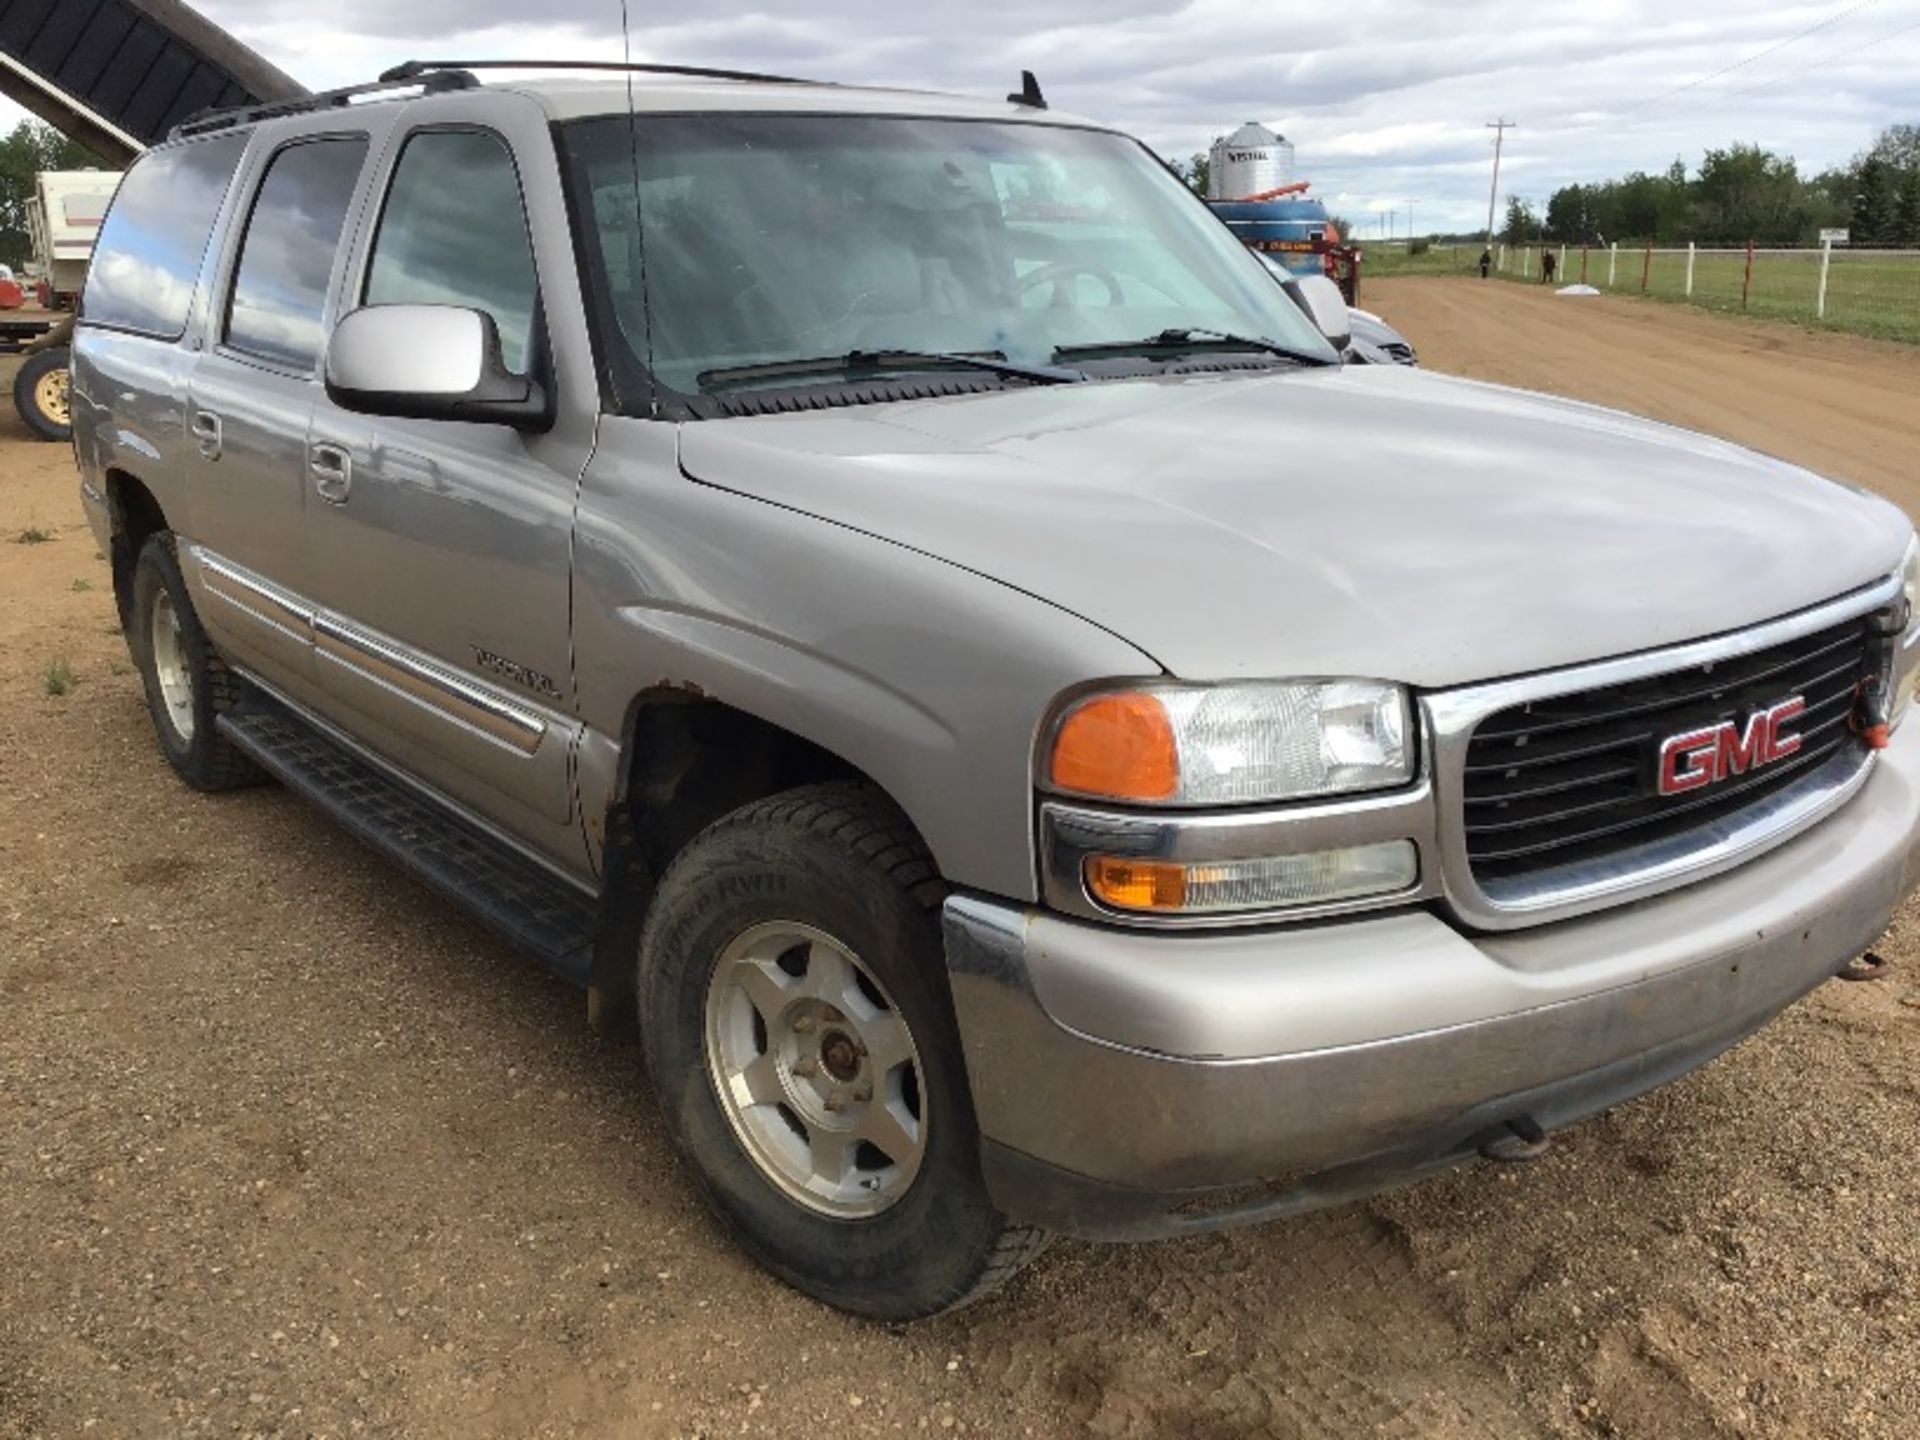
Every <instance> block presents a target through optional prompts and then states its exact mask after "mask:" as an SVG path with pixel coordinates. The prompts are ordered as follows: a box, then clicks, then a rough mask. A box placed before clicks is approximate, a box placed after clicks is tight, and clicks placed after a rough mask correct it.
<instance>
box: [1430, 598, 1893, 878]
mask: <svg viewBox="0 0 1920 1440" xmlns="http://www.w3.org/2000/svg"><path fill="white" fill-rule="evenodd" d="M1867 656H1868V634H1867V620H1866V618H1865V617H1864V616H1863V617H1861V618H1859V619H1854V620H1849V621H1847V622H1845V623H1844V624H1840V625H1834V626H1831V627H1830V628H1828V629H1825V630H1821V631H1818V632H1816V633H1814V634H1811V635H1802V636H1799V637H1797V638H1796V639H1793V640H1787V641H1783V642H1782V643H1780V644H1778V645H1773V646H1770V647H1768V648H1767V649H1765V650H1756V651H1752V652H1750V653H1748V654H1745V655H1737V656H1734V657H1732V658H1731V659H1726V660H1719V661H1716V662H1714V663H1712V664H1707V665H1698V666H1694V667H1692V668H1690V669H1685V670H1674V671H1670V672H1668V673H1667V674H1664V675H1656V676H1653V677H1651V678H1649V679H1644V680H1633V681H1628V682H1626V683H1623V684H1619V685H1605V686H1601V687H1599V688H1597V689H1593V690H1581V691H1577V692H1575V693H1573V694H1570V695H1555V696H1551V697H1548V698H1546V699H1542V700H1535V701H1531V702H1529V703H1527V704H1525V705H1518V706H1515V707H1513V708H1512V709H1509V710H1502V711H1499V712H1497V713H1495V714H1493V715H1490V716H1488V717H1487V718H1486V719H1485V720H1483V721H1481V722H1480V724H1479V726H1478V727H1477V728H1476V729H1475V730H1474V732H1473V738H1472V740H1471V741H1470V742H1469V743H1468V746H1467V754H1466V776H1465V783H1464V787H1463V794H1462V801H1463V807H1462V808H1463V824H1464V826H1465V829H1466V851H1467V859H1468V861H1469V863H1470V864H1471V866H1472V869H1473V877H1474V879H1475V881H1477V882H1478V883H1480V884H1482V885H1486V884H1489V883H1497V882H1499V881H1502V880H1510V879H1513V878H1516V877H1520V876H1525V875H1528V874H1531V873H1532V872H1534V871H1538V870H1545V869H1550V868H1555V867H1558V866H1562V865H1572V864H1580V863H1590V862H1593V861H1595V860H1601V859H1604V858H1606V857H1607V856H1610V855H1615V854H1618V853H1619V852H1621V851H1625V850H1630V849H1633V848H1635V847H1637V846H1640V845H1644V844H1646V843H1648V842H1650V841H1654V840H1662V839H1666V838H1668V837H1672V836H1677V835H1684V834H1685V833H1686V832H1688V831H1690V830H1695V829H1700V828H1704V827H1706V826H1709V825H1711V824H1713V823H1714V822H1715V821H1718V820H1722V819H1725V818H1726V817H1728V816H1730V815H1735V814H1737V813H1738V812H1740V811H1741V810H1744V809H1746V808H1747V807H1748V806H1751V805H1754V804H1756V803H1757V802H1759V801H1760V800H1762V799H1763V798H1765V797H1766V796H1768V795H1770V794H1772V793H1773V792H1774V791H1777V790H1779V789H1780V788H1781V787H1783V786H1785V785H1788V784H1791V783H1792V782H1793V781H1794V780H1796V779H1798V778H1800V777H1801V776H1804V775H1806V774H1808V773H1809V772H1811V771H1812V770H1814V769H1815V768H1816V767H1818V766H1819V765H1821V764H1822V763H1823V762H1824V761H1826V760H1828V759H1830V758H1831V757H1833V756H1834V755H1835V754H1836V753H1838V752H1839V751H1840V750H1841V749H1842V748H1843V747H1855V748H1862V747H1861V742H1860V741H1859V740H1858V739H1856V738H1855V736H1854V734H1853V731H1852V728H1851V725H1850V721H1851V719H1852V716H1853V710H1854V700H1855V694H1856V690H1857V687H1858V684H1859V682H1860V680H1861V679H1862V678H1863V676H1864V675H1865V673H1866V667H1867V664H1868V658H1867ZM1794 695H1799V696H1802V697H1804V699H1805V701H1806V710H1805V712H1804V713H1803V714H1802V715H1801V716H1800V717H1799V718H1798V719H1796V720H1794V721H1793V722H1792V724H1791V729H1792V731H1793V732H1794V733H1797V734H1799V735H1800V736H1801V737H1802V738H1801V744H1800V748H1799V750H1798V751H1797V752H1796V753H1794V754H1792V755H1790V756H1788V757H1785V758H1783V759H1781V760H1778V761H1775V762H1774V763H1773V764H1770V765H1765V766H1762V767H1759V768H1754V769H1749V770H1748V771H1746V773H1744V774H1740V775H1730V776H1728V777H1727V778H1725V779H1722V780H1721V781H1719V782H1718V783H1716V784H1712V785H1709V786H1706V787H1705V788H1703V789H1700V790H1694V791H1688V792H1683V793H1681V794H1677V795H1661V794H1660V793H1659V792H1658V789H1657V788H1656V784H1657V781H1656V774H1655V771H1656V767H1657V765H1658V761H1659V752H1660V744H1661V742H1662V741H1663V740H1664V739H1666V738H1667V737H1668V736H1672V735H1678V734H1681V733H1682V732H1685V731H1689V730H1695V729H1699V728H1701V727H1703V726H1711V725H1716V724H1718V723H1719V722H1721V721H1723V720H1732V721H1734V722H1735V723H1737V724H1743V723H1744V722H1745V718H1746V717H1747V716H1749V715H1751V714H1753V713H1754V712H1755V711H1759V710H1764V709H1766V708H1768V707H1769V706H1771V705H1773V704H1775V703H1777V702H1779V701H1781V700H1784V699H1786V698H1788V697H1790V696H1794ZM1863 753H1864V751H1863Z"/></svg>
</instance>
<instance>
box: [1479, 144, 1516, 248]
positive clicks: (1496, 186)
mask: <svg viewBox="0 0 1920 1440" xmlns="http://www.w3.org/2000/svg"><path fill="white" fill-rule="evenodd" d="M1519 128H1520V122H1519V121H1517V120H1505V119H1502V120H1489V121H1488V122H1487V129H1489V130H1491V131H1493V188H1492V189H1491V190H1489V191H1488V192H1487V245H1488V247H1489V248H1491V247H1492V245H1493V209H1494V206H1496V205H1497V204H1499V203H1500V146H1501V144H1502V143H1503V142H1504V141H1505V140H1506V138H1507V131H1509V130H1517V129H1519Z"/></svg>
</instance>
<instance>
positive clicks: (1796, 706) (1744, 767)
mask: <svg viewBox="0 0 1920 1440" xmlns="http://www.w3.org/2000/svg"><path fill="white" fill-rule="evenodd" d="M1806 708H1807V702H1806V700H1805V699H1804V698H1803V697H1801V696H1799V695H1795V696H1794V697H1793V698H1792V699H1790V700H1782V701H1781V702H1780V703H1779V704H1778V705H1773V706H1770V707H1768V708H1767V709H1765V710H1761V711H1757V712H1756V713H1754V714H1753V715H1750V716H1749V717H1748V718H1747V723H1746V725H1745V727H1744V728H1742V727H1741V726H1738V725H1736V724H1734V722H1733V721H1731V720H1726V721H1722V722H1721V723H1720V724H1718V725H1713V726H1709V727H1708V728H1706V729H1704V730H1688V731H1686V732H1685V733H1684V734H1680V735H1670V736H1668V737H1667V738H1666V739H1665V740H1663V741H1662V742H1661V743H1660V772H1659V780H1658V785H1659V790H1660V793H1661V794H1662V795H1681V794H1684V793H1686V792H1687V791H1689V790H1698V789H1700V788H1701V787H1703V786H1706V785H1713V784H1717V783H1718V782H1719V781H1722V780H1725V779H1726V778H1727V777H1728V776H1730V775H1744V774H1746V773H1747V771H1749V770H1757V769H1759V768H1760V767H1761V766H1762V765H1771V764H1773V763H1774V762H1775V761H1776V760H1784V759H1786V758H1787V756H1789V755H1791V754H1793V753H1794V752H1795V751H1797V750H1798V749H1799V748H1800V736H1799V735H1798V734H1797V733H1790V732H1788V731H1786V730H1785V729H1784V728H1783V727H1784V726H1785V725H1786V724H1787V722H1788V721H1790V720H1792V719H1793V718H1794V717H1795V716H1797V715H1799V714H1801V713H1802V712H1803V711H1804V710H1805V709H1806Z"/></svg>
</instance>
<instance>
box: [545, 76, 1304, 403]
mask: <svg viewBox="0 0 1920 1440" xmlns="http://www.w3.org/2000/svg"><path fill="white" fill-rule="evenodd" d="M629 126H630V122H629V119H628V117H626V116H624V115H621V116H607V117H601V118H599V119H595V120H588V121H580V122H576V123H574V124H571V125H569V126H567V127H565V144H566V148H567V150H568V152H569V157H570V160H571V162H572V165H573V168H574V174H575V179H576V196H575V203H576V204H577V205H579V206H580V207H581V209H582V212H583V216H582V218H583V221H584V213H585V210H586V206H587V205H588V204H590V205H591V215H592V220H593V224H594V227H595V229H596V231H597V239H598V248H599V253H598V255H597V257H594V258H597V259H598V260H599V262H600V265H599V270H600V274H599V276H598V277H597V278H598V280H599V282H600V283H599V285H598V287H597V288H599V289H600V290H601V291H602V292H603V295H602V301H601V303H602V304H603V305H605V306H606V307H607V308H608V309H610V310H611V312H612V315H611V318H612V320H613V322H614V323H613V325H612V326H610V327H609V326H603V327H602V330H603V333H609V332H610V333H609V338H610V339H617V340H619V341H623V342H624V344H625V346H626V348H627V349H628V350H629V351H630V352H631V358H632V359H633V360H634V361H636V362H638V363H639V364H641V365H644V366H646V367H647V368H648V369H650V371H651V373H652V375H653V377H654V378H655V380H656V381H657V382H659V383H662V384H664V385H666V386H668V387H670V388H671V389H673V390H676V391H678V392H680V393H681V394H684V395H692V394H698V393H700V391H701V390H702V388H703V386H702V381H701V376H702V375H703V374H706V373H707V372H710V371H717V370H725V369H730V368H733V367H738V366H742V365H759V364H767V363H772V362H778V361H784V360H800V359H811V358H814V357H818V356H836V355H843V354H846V353H848V352H850V351H854V350H862V351H881V350H915V351H946V352H963V353H965V352H971V353H992V354H999V355H1002V356H1004V357H1006V358H1007V359H1008V360H1010V361H1014V362H1016V363H1021V364H1036V365H1038V364H1046V363H1048V362H1049V361H1051V360H1053V358H1054V356H1055V352H1056V351H1057V350H1059V349H1060V348H1062V347H1067V348H1072V347H1076V346H1086V345H1101V344H1114V343H1121V342H1126V341H1132V340H1139V339H1141V338H1143V337H1147V336H1153V335H1157V334H1159V333H1160V332H1161V331H1163V330H1168V329H1176V328H1191V329H1203V330H1216V331H1224V332H1228V333H1232V334H1238V335H1242V336H1254V337H1261V338H1265V339H1268V340H1273V341H1276V342H1278V343H1280V344H1282V345H1285V346H1288V347H1291V348H1295V349H1298V350H1301V351H1305V352H1307V353H1309V354H1311V355H1314V356H1316V357H1324V358H1326V359H1329V360H1330V359H1332V358H1334V355H1333V351H1332V349H1331V347H1329V346H1328V345H1327V344H1326V342H1325V340H1324V339H1323V338H1322V337H1321V336H1320V334H1319V332H1318V331H1317V330H1316V329H1314V327H1313V326H1312V325H1311V324H1310V323H1309V322H1308V321H1307V319H1306V317H1305V316H1304V315H1302V314H1301V312H1300V311H1299V309H1298V308H1297V307H1296V306H1295V305H1294V304H1293V303H1292V302H1291V301H1290V300H1289V299H1288V298H1287V296H1286V294H1285V293H1284V292H1283V291H1282V290H1281V289H1280V287H1279V285H1278V284H1276V283H1275V281H1274V279H1273V277H1272V276H1271V275H1270V274H1269V273H1268V272H1267V271H1266V270H1265V268H1264V267H1262V266H1261V264H1260V262H1259V261H1258V260H1256V259H1255V258H1254V257H1253V256H1252V255H1251V254H1250V253H1249V252H1248V251H1247V250H1245V249H1244V248H1243V247H1242V246H1241V245H1240V244H1239V243H1238V241H1236V240H1235V239H1234V238H1233V236H1232V234H1231V232H1229V231H1228V230H1227V228H1226V227H1225V226H1223V225H1221V224H1220V223H1219V222H1217V221H1216V220H1214V218H1213V217H1212V216H1211V215H1210V214H1209V213H1208V212H1207V211H1206V209H1205V208H1204V207H1203V206H1201V205H1200V204H1199V203H1197V202H1196V201H1195V200H1194V199H1193V197H1192V196H1191V195H1189V194H1188V193H1187V192H1186V190H1185V188H1184V187H1183V186H1182V185H1181V183H1180V182H1179V181H1178V180H1176V179H1175V178H1174V177H1173V176H1172V175H1170V174H1168V173H1167V171H1166V170H1165V168H1164V167H1163V166H1161V165H1160V164H1159V163H1158V162H1157V161H1156V160H1155V159H1154V158H1153V157H1152V156H1151V155H1150V154H1149V153H1148V152H1147V151H1146V150H1145V149H1143V148H1142V147H1141V146H1139V145H1138V144H1136V143H1134V142H1133V141H1131V140H1128V139H1126V138H1125V137H1123V136H1119V135H1114V134H1110V133H1107V132H1103V131H1094V130H1078V129H1067V128H1063V127H1059V126H1051V125H1032V124H1019V123H1002V122H981V121H967V120H937V119H914V118H910V117H900V116H840V115H764V114H705V115H698V116H640V117H637V118H636V119H634V120H633V121H632V122H631V129H630V128H629ZM630 136H631V139H630ZM636 152H637V153H636ZM636 176H637V181H638V199H637V203H636V195H635V185H636ZM837 378H838V377H836V376H834V375H832V374H830V373H829V374H823V375H822V376H821V377H819V379H817V380H816V379H813V378H808V379H806V380H804V381H798V380H791V379H789V380H785V381H781V382H778V383H784V384H801V383H804V384H820V383H833V382H834V381H835V380H836V379H837Z"/></svg>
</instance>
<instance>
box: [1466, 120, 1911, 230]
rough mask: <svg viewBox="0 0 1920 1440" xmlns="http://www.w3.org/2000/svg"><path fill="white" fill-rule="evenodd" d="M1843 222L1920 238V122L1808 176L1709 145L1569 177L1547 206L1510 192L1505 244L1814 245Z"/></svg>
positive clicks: (1738, 149) (1789, 164)
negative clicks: (1600, 176) (1577, 181)
mask: <svg viewBox="0 0 1920 1440" xmlns="http://www.w3.org/2000/svg"><path fill="white" fill-rule="evenodd" d="M1828 228H1845V229H1847V230H1848V231H1850V232H1851V233H1850V237H1849V238H1850V239H1851V241H1852V243H1853V244H1855V245H1879V246H1920V126H1916V125H1894V126H1890V127H1888V128H1887V129H1886V130H1883V131H1881V132H1880V134H1879V136H1878V137H1876V138H1875V140H1874V142H1873V144H1872V145H1871V146H1869V147H1868V148H1867V149H1866V150H1864V151H1862V152H1861V153H1860V154H1859V155H1857V156H1855V157H1854V159H1853V160H1852V162H1851V163H1849V164H1847V165H1844V166H1840V167H1838V168H1836V169H1832V170H1827V171H1823V172H1822V173H1820V174H1818V175H1812V176H1803V175H1802V174H1801V173H1800V168H1799V166H1798V165H1797V164H1796V163H1795V161H1794V159H1793V157H1792V156H1789V155H1777V154H1775V153H1773V152H1772V151H1770V150H1766V149H1763V148H1761V147H1760V146H1758V145H1740V144H1735V145H1730V146H1728V147H1726V148H1725V149H1722V150H1708V151H1707V152H1706V154H1705V156H1704V157H1703V158H1702V160H1701V162H1700V168H1699V169H1698V170H1697V171H1695V172H1693V173H1692V174H1689V173H1688V171H1687V167H1686V164H1685V162H1684V161H1681V160H1678V159H1676V160H1675V161H1674V162H1673V164H1672V165H1670V166H1669V167H1668V168H1667V169H1666V170H1665V171H1663V172H1662V173H1660V174H1657V175H1650V174H1648V173H1646V172H1645V171H1638V170H1637V171H1635V172H1633V173H1632V174H1630V175H1626V176H1624V177H1622V178H1620V179H1617V180H1602V181H1599V182H1598V183H1595V184H1590V185H1563V186H1561V187H1560V188H1559V189H1558V190H1556V191H1554V192H1553V194H1552V195H1551V196H1550V197H1549V198H1548V200H1547V208H1546V212H1545V213H1544V214H1541V213H1539V212H1537V211H1536V210H1535V209H1534V208H1533V206H1532V205H1530V204H1529V203H1528V202H1527V201H1526V200H1524V199H1522V198H1521V197H1520V196H1518V195H1510V196H1508V198H1507V210H1506V220H1505V224H1504V225H1503V226H1502V227H1501V230H1500V238H1501V239H1503V240H1505V241H1507V243H1508V244H1527V243H1535V244H1537V243H1539V242H1541V241H1543V240H1544V241H1550V242H1558V243H1562V244H1568V245H1604V244H1606V243H1608V242H1610V241H1614V242H1619V243H1622V244H1630V243H1639V242H1642V241H1647V240H1651V241H1653V242H1654V243H1655V244H1684V243H1685V242H1687V241H1689V240H1692V241H1698V242H1699V243H1701V244H1704V245H1744V244H1746V242H1747V241H1749V240H1751V241H1753V242H1754V243H1756V244H1759V245H1812V244H1815V243H1817V242H1818V239H1819V233H1820V231H1821V230H1823V229H1828Z"/></svg>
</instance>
